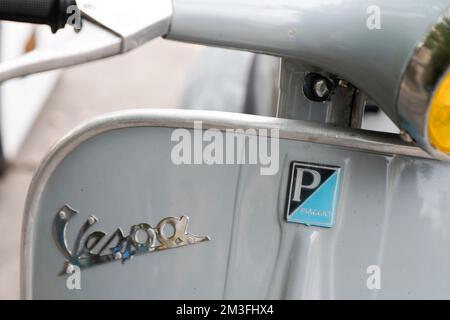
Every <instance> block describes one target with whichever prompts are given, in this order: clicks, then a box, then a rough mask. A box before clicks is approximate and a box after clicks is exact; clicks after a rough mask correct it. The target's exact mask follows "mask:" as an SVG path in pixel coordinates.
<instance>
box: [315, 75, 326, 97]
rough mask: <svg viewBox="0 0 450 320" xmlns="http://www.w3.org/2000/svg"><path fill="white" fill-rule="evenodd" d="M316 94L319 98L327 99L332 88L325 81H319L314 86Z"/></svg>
mask: <svg viewBox="0 0 450 320" xmlns="http://www.w3.org/2000/svg"><path fill="white" fill-rule="evenodd" d="M313 89H314V93H315V94H316V95H317V97H319V98H325V97H327V96H328V95H329V94H330V88H328V83H327V81H326V80H325V79H317V80H316V81H315V82H314V84H313Z"/></svg>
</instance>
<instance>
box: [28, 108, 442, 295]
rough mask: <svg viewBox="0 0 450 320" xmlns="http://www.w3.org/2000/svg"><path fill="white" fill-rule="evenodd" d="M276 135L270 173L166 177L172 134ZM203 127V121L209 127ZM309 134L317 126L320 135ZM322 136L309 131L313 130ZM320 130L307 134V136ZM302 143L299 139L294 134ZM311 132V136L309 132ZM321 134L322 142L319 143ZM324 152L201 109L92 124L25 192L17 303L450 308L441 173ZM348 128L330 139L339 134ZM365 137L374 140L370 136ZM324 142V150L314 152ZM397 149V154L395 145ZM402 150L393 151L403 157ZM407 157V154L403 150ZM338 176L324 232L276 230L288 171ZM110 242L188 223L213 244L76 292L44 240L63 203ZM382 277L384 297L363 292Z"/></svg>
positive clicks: (86, 279) (257, 123)
mask: <svg viewBox="0 0 450 320" xmlns="http://www.w3.org/2000/svg"><path fill="white" fill-rule="evenodd" d="M195 119H201V120H204V127H205V128H208V127H216V128H221V129H224V128H227V127H228V128H234V127H240V126H241V125H242V126H241V127H243V128H245V126H244V125H243V124H246V126H247V127H255V128H258V127H259V128H273V127H274V126H275V124H276V125H277V126H278V127H280V128H281V132H280V135H281V136H282V137H283V139H282V140H281V141H280V164H281V165H280V171H279V172H278V174H276V175H274V176H261V175H260V174H259V173H260V171H259V167H258V166H254V165H240V166H239V165H227V166H225V165H215V166H206V165H195V166H175V165H173V164H172V163H171V162H170V152H171V148H172V146H173V145H174V143H173V142H171V141H170V136H171V133H172V127H187V128H191V126H192V123H191V122H192V121H193V120H195ZM208 119H209V120H208ZM318 126H319V125H318ZM319 127H320V126H319ZM316 129H318V128H316ZM302 131H305V132H303V133H302ZM308 132H309V133H308ZM317 132H319V131H317ZM348 132H352V134H349V136H348V137H347V138H349V139H350V137H353V139H354V140H355V144H354V146H351V145H348V146H345V147H343V146H342V145H341V146H339V145H338V144H337V142H338V141H340V142H341V141H343V140H345V139H344V137H343V136H342V137H340V138H335V139H336V140H335V142H336V143H333V142H332V140H326V139H325V138H326V136H327V135H326V134H325V129H324V130H323V132H322V133H323V135H321V134H320V133H316V134H315V139H312V138H311V140H315V141H316V142H311V140H308V139H307V138H305V137H311V135H314V130H313V127H312V125H311V124H309V126H308V125H307V124H305V125H304V123H302V122H301V121H289V120H281V119H271V118H264V117H257V116H244V115H233V114H229V113H215V112H198V111H191V112H188V111H153V110H152V111H130V112H126V113H121V114H114V115H111V116H109V117H106V118H103V119H100V120H96V121H94V122H92V123H91V124H88V125H87V126H85V127H84V128H82V129H80V130H77V131H76V132H74V133H72V134H70V135H69V136H67V137H66V138H64V139H63V141H62V142H61V143H60V144H59V146H57V147H56V149H55V150H54V151H53V152H52V153H51V154H50V155H49V157H48V159H47V160H46V162H45V163H44V165H43V166H42V167H41V169H40V170H39V171H38V173H37V175H36V177H35V179H34V182H33V184H32V187H31V190H30V194H29V198H28V201H27V208H26V212H25V214H26V221H25V225H24V250H25V251H24V258H25V259H24V260H23V263H24V264H23V273H24V276H25V278H24V279H23V280H24V285H25V287H26V288H25V289H26V290H25V293H26V296H27V297H32V298H45V299H54V298H70V299H72V298H73V299H77V298H152V299H161V298H194V299H202V298H277V299H278V298H286V299H299V298H308V299H310V298H450V277H449V273H450V255H449V254H448V248H449V246H450V229H449V228H450V225H449V221H450V212H449V210H448V208H449V205H450V198H449V196H448V192H445V190H448V188H449V187H450V165H449V164H444V163H439V162H437V161H434V160H429V159H425V158H417V157H411V156H408V155H406V153H409V154H413V152H412V149H408V148H405V147H404V146H402V145H401V143H400V142H399V141H397V140H395V139H394V137H393V136H389V137H390V138H387V136H383V137H384V138H383V139H384V140H385V142H384V143H385V144H387V141H390V142H391V143H392V144H393V145H395V144H398V148H397V150H398V151H399V153H402V152H404V155H401V154H392V153H391V154H389V153H388V152H386V150H387V147H383V144H382V143H378V147H379V148H374V149H373V150H372V152H371V153H367V152H362V150H358V148H357V143H356V142H357V141H360V142H361V141H364V142H365V143H366V144H367V145H372V146H373V145H374V144H373V141H372V142H370V141H369V139H375V140H376V139H379V140H381V135H378V138H377V134H370V135H367V136H365V134H364V132H362V131H355V130H348ZM345 134H346V133H345V130H343V132H341V135H345ZM370 137H372V138H370ZM324 141H327V142H326V143H325V144H324V143H323V142H324ZM394 141H397V142H394ZM402 150H403V151H402ZM407 150H409V151H407ZM294 160H295V161H304V162H313V163H320V164H327V165H338V166H341V167H342V169H343V185H342V194H341V199H340V202H339V209H338V212H337V220H336V225H335V227H334V228H332V229H325V228H318V227H306V226H303V225H297V224H288V223H286V221H285V218H284V211H285V200H286V189H287V185H288V171H289V164H290V162H291V161H294ZM66 203H67V204H70V205H71V206H73V207H74V208H76V209H77V210H79V211H80V214H79V216H77V217H76V218H74V221H71V222H70V224H69V232H68V238H69V239H72V240H73V238H74V237H75V232H76V230H78V227H79V226H80V225H81V223H82V222H83V221H84V220H85V219H86V218H87V217H88V215H89V214H95V215H96V216H97V217H98V218H99V223H98V226H99V227H100V228H101V229H102V230H104V231H107V232H108V233H109V234H110V233H111V232H112V231H113V230H115V229H116V228H117V227H119V226H121V227H123V228H124V230H125V231H126V230H127V228H128V227H129V226H131V225H132V224H135V223H140V222H149V223H151V224H155V223H157V222H158V221H159V220H160V219H162V218H164V217H167V216H177V215H182V214H185V215H188V216H190V218H191V223H190V231H191V232H193V233H198V234H208V235H209V236H211V241H209V242H206V243H202V244H198V245H195V246H189V247H184V248H178V249H173V250H168V251H164V252H158V253H150V254H147V255H143V256H140V257H136V258H135V259H134V260H132V261H129V262H127V263H126V264H121V263H119V262H114V263H110V264H105V265H102V266H97V267H93V268H89V269H85V270H84V271H82V290H79V291H76V290H75V291H70V290H68V289H66V286H65V282H66V278H65V277H64V276H58V273H59V272H60V271H61V268H62V267H63V261H64V257H63V256H62V254H61V253H60V252H59V251H58V250H57V248H56V246H55V243H54V241H53V239H52V237H51V223H52V220H53V218H54V216H55V214H56V213H57V211H58V210H59V209H60V207H61V206H63V205H64V204H66ZM369 265H379V266H380V267H381V271H382V278H381V279H382V280H381V286H382V288H381V290H379V291H370V290H368V289H367V287H366V279H367V276H368V275H367V274H366V269H367V267H368V266H369Z"/></svg>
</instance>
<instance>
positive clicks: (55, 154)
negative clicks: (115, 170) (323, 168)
mask: <svg viewBox="0 0 450 320" xmlns="http://www.w3.org/2000/svg"><path fill="white" fill-rule="evenodd" d="M194 121H202V122H203V129H209V128H216V129H219V130H225V129H233V128H235V129H244V130H245V129H250V128H253V129H279V130H280V135H279V136H280V138H282V139H288V140H299V141H305V142H311V143H319V144H326V145H332V146H337V147H342V148H348V149H354V150H355V149H356V150H359V151H361V152H369V153H378V154H386V155H391V156H394V155H402V156H410V157H419V158H430V156H429V155H428V154H427V153H426V152H424V151H423V150H422V149H420V148H418V147H416V146H413V145H410V144H407V143H405V142H403V141H402V140H401V139H400V137H399V136H398V135H394V134H387V133H379V132H370V131H365V130H357V129H347V128H345V129H343V128H338V127H332V126H327V125H324V124H320V123H312V122H306V121H296V120H286V119H279V118H271V117H262V116H254V115H245V114H237V113H228V112H218V111H196V110H170V109H139V110H127V111H121V112H116V113H112V114H108V115H105V116H101V117H98V118H96V119H94V120H92V121H90V122H88V123H86V124H84V125H82V126H80V127H78V128H76V129H75V130H73V131H72V132H70V133H69V134H67V135H66V136H65V137H64V138H62V139H61V140H60V141H59V142H58V143H57V144H56V145H55V146H54V147H53V148H52V149H51V150H50V152H49V153H48V155H47V156H46V158H45V159H44V160H43V161H42V163H41V165H40V166H39V168H38V169H37V171H36V173H35V175H34V177H33V180H32V182H31V185H30V188H29V191H28V196H27V199H26V203H25V209H24V218H23V225H22V243H21V296H22V298H25V299H30V298H31V292H30V289H31V283H32V274H31V271H32V269H33V266H32V257H31V253H32V251H31V249H32V247H31V244H32V241H33V240H32V239H33V238H34V235H33V233H32V229H33V225H34V222H35V218H36V213H37V208H38V204H39V202H40V197H41V195H42V191H43V190H44V188H45V186H46V183H47V181H48V179H49V177H50V176H51V175H52V173H53V171H54V170H55V168H56V167H57V166H58V165H59V163H60V162H61V161H62V160H63V159H64V158H65V157H66V156H67V155H68V154H69V153H70V152H72V151H73V150H74V149H75V148H77V147H78V146H79V145H80V144H82V143H83V142H85V141H87V140H89V139H91V138H93V137H95V136H97V135H100V134H102V133H105V132H108V131H112V130H117V129H123V128H130V127H164V128H186V129H193V128H194ZM256 131H259V130H256Z"/></svg>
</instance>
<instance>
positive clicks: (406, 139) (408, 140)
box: [400, 129, 414, 143]
mask: <svg viewBox="0 0 450 320" xmlns="http://www.w3.org/2000/svg"><path fill="white" fill-rule="evenodd" d="M400 138H401V139H402V140H403V141H404V142H406V143H412V142H413V141H414V139H413V138H412V137H411V135H410V134H409V133H408V132H406V130H405V129H402V130H400Z"/></svg>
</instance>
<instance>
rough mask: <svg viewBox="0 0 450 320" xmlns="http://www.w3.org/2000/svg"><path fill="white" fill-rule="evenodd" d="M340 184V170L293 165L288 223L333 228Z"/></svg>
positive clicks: (306, 164) (308, 165)
mask: <svg viewBox="0 0 450 320" xmlns="http://www.w3.org/2000/svg"><path fill="white" fill-rule="evenodd" d="M340 180H341V168H339V167H334V166H325V165H318V164H310V163H301V162H293V163H292V164H291V170H290V175H289V186H288V201H287V212H286V219H287V221H288V222H293V223H301V224H305V225H307V226H318V227H326V228H331V227H333V225H334V221H335V216H336V210H337V206H338V203H339V191H340V183H341V181H340Z"/></svg>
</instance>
